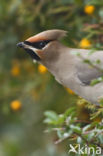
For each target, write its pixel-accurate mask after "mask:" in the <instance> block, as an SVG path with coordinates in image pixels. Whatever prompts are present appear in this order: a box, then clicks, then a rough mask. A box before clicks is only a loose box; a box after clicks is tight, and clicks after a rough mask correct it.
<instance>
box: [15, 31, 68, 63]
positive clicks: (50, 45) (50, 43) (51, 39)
mask: <svg viewBox="0 0 103 156" xmlns="http://www.w3.org/2000/svg"><path fill="white" fill-rule="evenodd" d="M66 33H67V32H66V31H64V30H58V29H55V30H47V31H44V32H41V33H39V34H37V35H35V36H32V37H30V38H28V39H27V40H25V41H24V42H20V43H18V44H17V46H18V47H21V48H23V49H24V50H25V51H26V52H27V53H29V54H30V56H31V57H32V58H33V60H36V61H41V62H42V61H43V60H46V59H49V60H50V59H52V58H55V57H56V56H54V55H55V53H56V51H57V50H58V49H60V47H59V41H58V40H60V39H61V38H62V37H64V36H65V35H66Z"/></svg>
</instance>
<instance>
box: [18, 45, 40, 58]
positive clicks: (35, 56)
mask: <svg viewBox="0 0 103 156" xmlns="http://www.w3.org/2000/svg"><path fill="white" fill-rule="evenodd" d="M17 47H20V48H23V49H24V50H25V51H26V52H27V53H28V54H29V55H30V56H31V57H32V58H33V59H35V60H37V61H40V57H39V56H38V54H37V53H36V52H35V51H34V50H33V49H32V48H30V46H28V45H26V44H25V42H19V43H17Z"/></svg>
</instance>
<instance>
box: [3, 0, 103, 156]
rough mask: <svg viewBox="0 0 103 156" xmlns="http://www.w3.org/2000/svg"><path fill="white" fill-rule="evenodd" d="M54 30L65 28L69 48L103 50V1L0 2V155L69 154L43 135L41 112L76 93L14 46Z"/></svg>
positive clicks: (58, 107)
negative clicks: (38, 34)
mask: <svg viewBox="0 0 103 156" xmlns="http://www.w3.org/2000/svg"><path fill="white" fill-rule="evenodd" d="M88 5H89V6H88ZM54 28H56V29H64V30H67V31H68V36H67V37H66V38H65V39H64V40H63V41H62V42H63V43H64V44H66V45H68V46H69V47H76V48H79V47H81V48H88V47H90V46H91V47H94V48H97V49H101V48H103V1H102V0H101V1H99V0H91V1H89V0H52V1H50V0H29V1H28V0H8V1H7V0H0V105H1V107H0V156H39V155H40V154H41V155H42V156H67V155H68V144H67V143H66V144H63V143H62V144H60V145H55V144H54V141H55V140H56V136H55V135H53V136H51V135H48V134H46V133H44V130H45V129H46V126H45V124H44V123H43V120H44V112H45V111H46V110H55V111H56V112H57V113H63V112H64V111H65V110H66V109H67V108H68V107H70V106H72V105H75V104H76V99H77V97H76V95H74V94H73V93H72V91H71V90H67V89H66V88H64V87H62V86H61V85H59V84H58V83H57V82H56V81H55V79H54V77H53V76H51V74H50V73H49V72H48V71H47V70H46V69H45V68H44V67H42V66H40V65H38V64H33V62H32V60H31V58H30V57H29V55H28V54H26V53H25V52H24V51H23V50H21V49H18V48H17V47H16V44H17V43H18V42H20V41H24V40H25V39H26V38H28V37H30V36H32V35H35V34H37V33H39V32H41V31H44V30H48V29H54Z"/></svg>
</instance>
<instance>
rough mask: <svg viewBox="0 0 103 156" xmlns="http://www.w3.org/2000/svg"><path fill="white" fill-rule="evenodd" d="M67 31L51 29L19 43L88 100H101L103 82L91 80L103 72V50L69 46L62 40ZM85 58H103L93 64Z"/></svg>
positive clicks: (62, 81) (60, 79)
mask: <svg viewBox="0 0 103 156" xmlns="http://www.w3.org/2000/svg"><path fill="white" fill-rule="evenodd" d="M66 34H67V32H66V31H64V30H48V31H44V32H42V33H39V34H37V35H35V36H33V37H30V38H28V39H27V40H25V41H24V42H21V43H19V44H18V46H19V47H22V48H24V49H25V50H26V51H27V52H28V53H29V54H30V55H31V56H32V58H33V60H37V61H38V62H39V63H41V64H43V65H45V66H46V67H47V68H48V70H49V71H50V72H51V73H52V74H53V75H54V76H55V78H56V80H57V81H58V82H59V83H61V84H62V85H64V86H66V87H69V88H71V89H72V90H73V91H74V92H76V93H77V94H78V95H80V96H81V97H83V98H85V99H86V100H88V101H90V102H92V103H94V104H99V100H100V98H102V96H103V82H101V83H98V84H96V85H94V86H91V85H90V83H91V81H92V80H94V79H96V78H100V77H101V76H103V71H102V70H100V68H101V67H103V59H102V58H103V51H96V52H94V53H93V54H91V55H89V54H90V50H85V49H73V48H68V47H66V46H64V45H62V44H61V43H60V41H59V40H60V39H61V38H62V37H64V36H65V35H66ZM77 54H79V55H77ZM79 56H80V57H79ZM84 59H89V60H90V61H91V62H93V63H94V62H96V61H97V60H100V63H99V64H95V65H94V66H91V65H89V64H87V63H84V62H83V60H84Z"/></svg>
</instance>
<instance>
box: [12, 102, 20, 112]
mask: <svg viewBox="0 0 103 156" xmlns="http://www.w3.org/2000/svg"><path fill="white" fill-rule="evenodd" d="M10 107H11V109H12V110H14V111H18V110H19V109H20V108H21V102H20V101H19V100H14V101H12V102H11V104H10Z"/></svg>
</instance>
